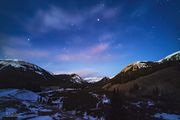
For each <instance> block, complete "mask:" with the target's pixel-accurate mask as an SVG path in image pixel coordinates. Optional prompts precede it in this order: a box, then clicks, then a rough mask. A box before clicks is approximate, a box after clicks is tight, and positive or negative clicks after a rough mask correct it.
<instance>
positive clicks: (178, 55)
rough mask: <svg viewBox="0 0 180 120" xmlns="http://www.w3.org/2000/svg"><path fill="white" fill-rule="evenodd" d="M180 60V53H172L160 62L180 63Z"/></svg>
mask: <svg viewBox="0 0 180 120" xmlns="http://www.w3.org/2000/svg"><path fill="white" fill-rule="evenodd" d="M179 60H180V51H177V52H175V53H172V54H170V55H168V56H166V57H165V58H163V59H161V60H159V61H158V62H165V61H179Z"/></svg>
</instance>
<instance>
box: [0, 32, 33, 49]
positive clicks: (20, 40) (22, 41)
mask: <svg viewBox="0 0 180 120" xmlns="http://www.w3.org/2000/svg"><path fill="white" fill-rule="evenodd" d="M0 36H1V37H0V41H1V42H0V47H1V48H2V47H3V46H8V47H22V46H23V47H26V48H27V47H30V46H31V44H30V42H29V41H28V38H27V37H23V36H19V37H17V36H8V35H2V34H0Z"/></svg>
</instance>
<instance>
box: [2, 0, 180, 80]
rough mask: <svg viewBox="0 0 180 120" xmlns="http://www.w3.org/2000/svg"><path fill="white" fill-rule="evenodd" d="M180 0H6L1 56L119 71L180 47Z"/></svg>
mask: <svg viewBox="0 0 180 120" xmlns="http://www.w3.org/2000/svg"><path fill="white" fill-rule="evenodd" d="M179 21H180V1H179V0H16V1H15V0H13V1H12V0H1V1H0V58H1V59H15V58H16V59H22V60H25V61H29V62H31V63H35V64H37V65H39V66H41V67H43V68H45V69H47V70H48V71H51V72H54V73H78V74H80V75H81V76H82V77H90V76H91V77H92V76H109V77H110V76H114V75H115V74H117V73H118V72H119V71H120V70H121V69H122V68H123V67H125V66H127V65H128V64H130V63H132V62H135V61H141V60H142V61H143V60H144V61H147V60H159V59H161V58H163V57H165V56H166V55H168V54H171V53H173V52H175V51H178V50H179V48H180V22H179Z"/></svg>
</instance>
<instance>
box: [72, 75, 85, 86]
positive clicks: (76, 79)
mask: <svg viewBox="0 0 180 120" xmlns="http://www.w3.org/2000/svg"><path fill="white" fill-rule="evenodd" d="M71 81H72V82H73V83H79V84H81V83H82V82H83V80H82V78H81V77H80V76H79V75H76V74H74V75H72V80H71Z"/></svg>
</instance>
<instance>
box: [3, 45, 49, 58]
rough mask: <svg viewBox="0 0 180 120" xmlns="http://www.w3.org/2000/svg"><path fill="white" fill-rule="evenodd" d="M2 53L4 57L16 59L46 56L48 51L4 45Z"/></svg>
mask: <svg viewBox="0 0 180 120" xmlns="http://www.w3.org/2000/svg"><path fill="white" fill-rule="evenodd" d="M3 54H4V55H5V56H6V57H10V58H18V59H31V58H33V59H37V58H47V57H48V56H49V52H48V51H43V50H37V49H24V48H10V47H4V48H3Z"/></svg>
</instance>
